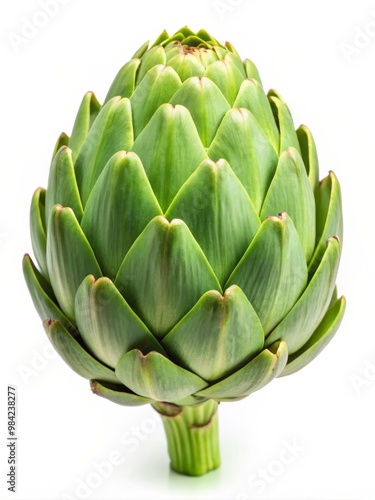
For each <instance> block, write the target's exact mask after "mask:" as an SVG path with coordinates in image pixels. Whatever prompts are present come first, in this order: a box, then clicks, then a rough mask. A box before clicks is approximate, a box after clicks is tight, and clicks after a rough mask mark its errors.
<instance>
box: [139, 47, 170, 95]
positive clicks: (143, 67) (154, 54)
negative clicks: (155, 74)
mask: <svg viewBox="0 0 375 500" xmlns="http://www.w3.org/2000/svg"><path fill="white" fill-rule="evenodd" d="M166 61H167V59H166V55H165V51H164V49H163V47H162V45H155V47H152V48H151V49H150V50H148V51H147V52H146V54H145V55H144V56H143V57H142V59H141V64H140V66H139V68H138V71H137V76H136V80H135V82H136V83H135V85H136V86H138V85H139V83H140V82H141V81H142V80H143V78H144V77H145V75H146V74H147V73H148V71H149V70H150V69H152V68H154V67H155V66H157V65H158V64H162V65H163V66H164V65H165V63H166Z"/></svg>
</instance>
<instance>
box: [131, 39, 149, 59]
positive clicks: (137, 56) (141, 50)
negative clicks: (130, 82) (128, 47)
mask: <svg viewBox="0 0 375 500" xmlns="http://www.w3.org/2000/svg"><path fill="white" fill-rule="evenodd" d="M149 45H150V40H147V42H145V43H144V44H143V45H141V46H140V47H139V49H138V50H137V51H136V52H135V53H134V54H133V57H132V59H140V58H141V57H142V56H143V55H144V53H145V52H146V50H147V49H148V46H149Z"/></svg>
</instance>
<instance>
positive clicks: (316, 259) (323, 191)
mask: <svg viewBox="0 0 375 500" xmlns="http://www.w3.org/2000/svg"><path fill="white" fill-rule="evenodd" d="M315 198H316V231H317V238H316V239H317V245H316V248H315V252H314V254H313V256H312V258H311V261H310V263H309V273H310V274H311V275H312V274H314V272H315V271H316V269H317V267H318V265H319V263H320V261H321V260H322V257H323V255H324V252H325V249H326V245H327V240H328V238H330V237H331V236H337V237H338V238H339V240H340V242H341V244H342V237H343V221H342V203H341V189H340V184H339V181H338V180H337V177H336V176H335V174H334V173H333V172H332V171H331V172H330V173H329V175H328V176H327V177H325V178H324V179H323V180H322V181H321V182H320V183H319V185H318V187H317V190H316V195H315Z"/></svg>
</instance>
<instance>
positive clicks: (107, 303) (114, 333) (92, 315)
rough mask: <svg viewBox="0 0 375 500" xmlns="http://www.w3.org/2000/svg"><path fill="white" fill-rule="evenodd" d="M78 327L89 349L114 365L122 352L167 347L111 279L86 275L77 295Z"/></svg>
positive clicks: (160, 349) (156, 349) (113, 366)
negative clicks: (136, 312) (138, 315)
mask: <svg viewBox="0 0 375 500" xmlns="http://www.w3.org/2000/svg"><path fill="white" fill-rule="evenodd" d="M75 313H76V321H77V326H78V329H79V331H80V333H81V336H82V338H83V341H84V342H85V344H86V345H87V347H88V348H89V350H90V352H93V353H95V356H96V357H97V358H98V360H100V361H101V362H103V363H104V364H106V365H108V366H110V367H112V368H115V367H116V365H117V363H118V361H119V359H120V358H121V356H122V355H123V354H125V353H126V352H128V351H131V350H132V349H135V348H139V349H141V350H142V352H144V353H147V352H149V351H152V350H155V351H158V352H161V353H164V349H163V348H162V347H161V345H160V344H159V342H158V341H157V340H156V339H155V337H154V336H153V335H152V334H151V333H150V331H149V330H148V328H147V327H146V326H145V325H144V324H143V323H142V321H141V320H140V319H139V318H138V317H137V315H136V314H135V313H134V311H133V310H132V309H131V308H130V307H129V305H128V304H127V302H126V301H125V299H124V298H123V297H122V295H121V294H120V292H119V291H118V290H117V288H116V287H115V286H114V284H113V283H112V281H111V280H110V279H108V278H100V279H98V280H95V278H94V277H93V276H87V277H86V278H85V279H84V281H83V282H82V284H81V286H80V287H79V288H78V291H77V294H76V297H75Z"/></svg>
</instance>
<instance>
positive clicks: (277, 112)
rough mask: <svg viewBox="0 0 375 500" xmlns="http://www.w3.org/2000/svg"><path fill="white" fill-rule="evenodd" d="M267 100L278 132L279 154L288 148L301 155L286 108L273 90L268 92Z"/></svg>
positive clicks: (291, 119) (290, 116) (289, 114)
mask: <svg viewBox="0 0 375 500" xmlns="http://www.w3.org/2000/svg"><path fill="white" fill-rule="evenodd" d="M268 98H269V101H270V104H271V108H272V111H273V114H274V117H275V120H276V123H277V125H278V128H279V132H280V148H279V154H281V153H283V152H284V151H285V150H286V149H288V148H290V147H292V148H295V149H296V150H297V151H298V152H299V153H300V154H301V149H300V146H299V142H298V137H297V133H296V131H295V129H294V123H293V118H292V115H291V113H290V110H289V108H288V106H287V105H286V104H285V102H284V100H283V99H282V97H281V96H280V95H279V94H278V93H277V92H276V91H275V90H270V91H269V92H268Z"/></svg>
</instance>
